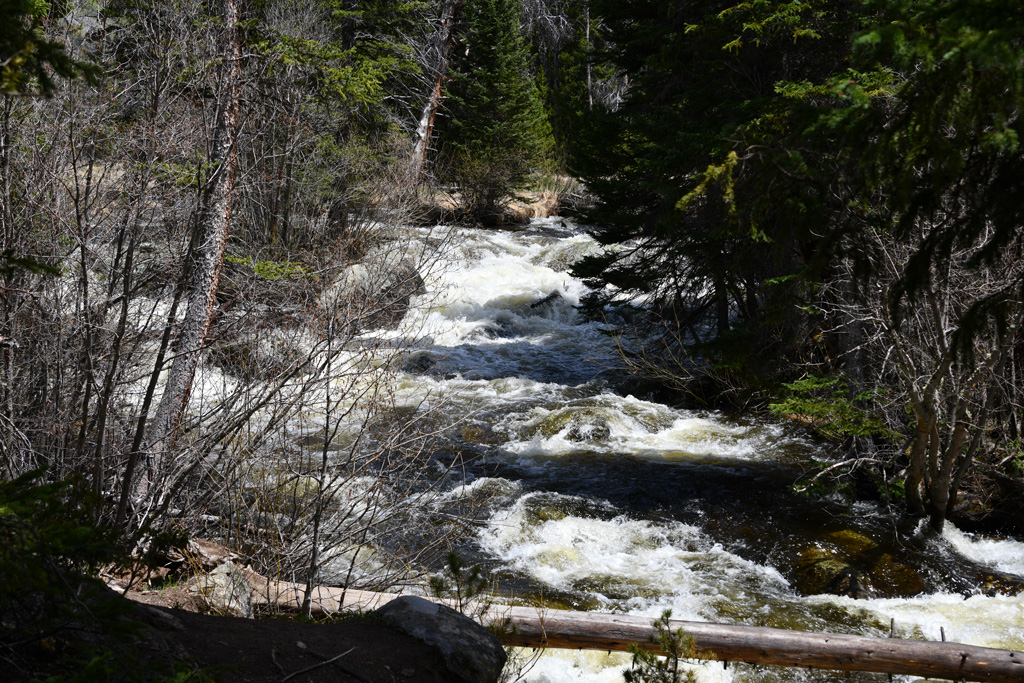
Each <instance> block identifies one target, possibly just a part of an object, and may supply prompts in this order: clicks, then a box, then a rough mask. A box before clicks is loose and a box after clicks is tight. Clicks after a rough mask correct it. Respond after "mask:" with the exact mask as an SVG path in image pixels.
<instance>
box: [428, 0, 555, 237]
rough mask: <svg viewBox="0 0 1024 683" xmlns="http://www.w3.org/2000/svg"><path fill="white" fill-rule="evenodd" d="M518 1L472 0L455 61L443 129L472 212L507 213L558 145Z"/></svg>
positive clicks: (481, 215) (490, 217) (484, 216)
mask: <svg viewBox="0 0 1024 683" xmlns="http://www.w3.org/2000/svg"><path fill="white" fill-rule="evenodd" d="M519 16H520V6H519V0H470V1H469V2H467V3H466V6H465V8H464V9H463V13H462V17H463V24H464V32H463V40H464V43H463V45H461V46H460V47H459V48H458V49H457V54H456V56H455V59H453V64H452V67H453V73H452V81H451V88H450V92H449V97H450V99H449V114H450V120H449V121H448V124H447V126H446V130H445V131H444V137H445V143H446V146H447V149H448V154H449V171H450V174H451V179H452V180H454V181H455V183H456V184H457V185H458V186H459V189H460V191H461V192H462V195H463V200H464V205H465V210H466V212H467V213H468V214H469V215H470V216H472V217H474V218H476V219H480V220H484V221H494V220H497V219H498V218H500V213H501V208H502V206H503V204H504V203H505V202H507V201H508V200H509V199H510V198H512V197H513V196H514V195H515V191H516V190H517V189H518V188H519V187H521V186H522V184H523V181H524V180H525V179H526V177H527V176H528V175H529V173H530V172H531V171H532V170H534V169H536V168H537V167H538V166H540V165H541V164H542V163H543V162H544V161H545V159H546V157H547V155H548V152H549V150H550V148H551V127H550V125H549V124H548V121H547V118H546V115H545V113H544V108H543V104H542V102H541V98H540V94H539V92H538V89H537V85H536V82H535V81H534V80H533V77H532V75H531V72H530V54H529V48H528V46H527V43H526V41H525V40H524V38H523V36H522V34H521V33H520V31H519Z"/></svg>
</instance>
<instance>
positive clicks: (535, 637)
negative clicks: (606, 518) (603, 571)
mask: <svg viewBox="0 0 1024 683" xmlns="http://www.w3.org/2000/svg"><path fill="white" fill-rule="evenodd" d="M247 578H248V579H249V582H250V585H251V586H252V588H253V602H254V603H255V604H257V605H264V606H273V607H276V608H279V609H285V610H296V609H298V606H299V605H300V604H301V602H302V593H303V589H304V586H303V585H302V584H296V583H290V582H286V581H275V580H273V579H267V578H265V577H261V576H259V575H258V574H256V573H255V572H251V573H249V574H248V575H247ZM396 597H398V595H397V594H393V593H373V592H369V591H359V590H352V589H348V590H346V589H342V588H332V587H328V586H320V587H317V588H315V589H314V591H313V596H312V604H313V612H314V613H319V614H333V613H337V612H342V611H367V610H373V609H376V608H378V607H381V606H382V605H384V604H385V603H387V602H390V601H391V600H393V599H395V598H396ZM442 602H443V601H442ZM479 611H480V612H483V617H482V620H483V622H484V623H485V625H491V626H493V627H494V630H495V631H497V632H499V633H500V634H501V635H499V637H500V638H501V641H502V643H504V644H505V645H512V646H519V647H535V648H562V649H569V650H604V651H619V652H628V651H629V650H630V646H631V645H632V644H634V643H636V644H637V645H639V646H640V647H642V648H645V649H649V650H652V651H657V647H656V646H655V645H654V643H653V642H652V638H653V636H654V635H655V629H654V627H653V625H652V622H653V619H651V618H649V617H636V616H631V615H626V614H604V613H600V612H571V611H567V610H549V609H539V608H533V607H508V606H504V605H493V606H491V607H490V608H488V609H486V611H485V610H483V609H482V608H480V609H479ZM670 624H671V628H672V630H676V629H679V628H681V629H683V632H684V633H685V634H686V635H688V636H690V637H691V638H693V640H694V644H695V645H696V648H697V650H699V651H701V653H699V654H698V658H700V659H716V660H720V661H732V662H747V663H749V664H770V665H774V666H787V667H800V668H812V669H832V670H837V671H870V672H875V673H886V674H905V675H911V676H926V677H928V678H942V679H947V680H955V681H995V682H999V683H1010V682H1011V681H1012V682H1016V683H1024V654H1022V653H1020V652H1015V651H1013V650H1000V649H995V648H987V647H978V646H976V645H964V644H961V643H952V642H931V641H921V640H902V639H899V638H870V637H866V636H851V635H839V634H832V633H811V632H806V631H786V630H782V629H777V628H763V627H757V626H742V625H735V624H711V623H706V622H699V621H679V620H675V619H673V620H672V621H671V622H670Z"/></svg>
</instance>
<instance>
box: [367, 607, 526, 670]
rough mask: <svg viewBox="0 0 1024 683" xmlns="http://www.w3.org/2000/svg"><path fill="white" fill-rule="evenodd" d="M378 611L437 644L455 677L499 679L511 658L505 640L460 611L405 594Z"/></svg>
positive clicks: (397, 626)
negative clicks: (506, 650)
mask: <svg viewBox="0 0 1024 683" xmlns="http://www.w3.org/2000/svg"><path fill="white" fill-rule="evenodd" d="M376 613H377V614H378V615H380V616H381V618H383V619H384V620H385V621H386V622H387V623H389V624H391V625H392V626H393V627H395V628H397V629H398V630H400V631H402V632H404V633H407V634H408V635H410V636H412V637H414V638H417V639H419V640H422V641H423V642H425V643H427V644H429V645H431V646H433V647H435V648H437V650H438V651H439V652H440V653H441V656H442V658H443V659H444V662H445V666H447V667H448V670H449V672H451V674H452V676H453V679H454V680H456V681H461V682H462V683H496V681H497V680H498V678H499V677H500V676H501V670H502V668H503V667H504V666H505V660H506V659H507V656H506V655H505V649H504V648H503V647H502V646H501V641H499V640H498V639H497V637H495V636H494V634H492V633H490V632H489V631H488V630H487V629H485V628H484V627H483V626H481V625H480V624H478V623H476V622H475V621H473V620H472V619H470V618H469V617H467V616H465V615H463V614H461V613H460V612H456V611H455V610H453V609H451V608H450V607H445V606H444V605H439V604H437V603H434V602H430V601H429V600H426V599H424V598H419V597H416V596H412V595H405V596H402V597H400V598H397V599H395V600H392V601H391V602H389V603H388V604H386V605H384V606H383V607H381V608H380V609H378V610H377V612H376Z"/></svg>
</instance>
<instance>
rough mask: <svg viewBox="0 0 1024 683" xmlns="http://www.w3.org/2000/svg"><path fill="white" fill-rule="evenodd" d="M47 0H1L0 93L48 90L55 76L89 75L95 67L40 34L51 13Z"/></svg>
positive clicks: (53, 83) (47, 92)
mask: <svg viewBox="0 0 1024 683" xmlns="http://www.w3.org/2000/svg"><path fill="white" fill-rule="evenodd" d="M50 10H51V8H50V3H49V2H46V0H0V17H3V21H0V94H4V95H14V94H32V93H41V94H49V93H50V92H52V91H53V89H54V87H55V86H56V83H55V81H54V76H55V75H56V76H63V77H65V78H74V77H76V76H80V75H87V76H92V75H94V74H95V68H94V67H92V66H91V65H89V64H88V63H86V62H80V61H76V60H74V59H72V58H71V57H69V56H68V54H67V52H66V51H65V49H64V46H63V45H62V44H61V43H59V42H57V41H55V40H50V39H48V38H46V37H45V36H44V35H43V31H42V24H43V22H44V21H45V20H46V18H47V15H48V14H49V13H50Z"/></svg>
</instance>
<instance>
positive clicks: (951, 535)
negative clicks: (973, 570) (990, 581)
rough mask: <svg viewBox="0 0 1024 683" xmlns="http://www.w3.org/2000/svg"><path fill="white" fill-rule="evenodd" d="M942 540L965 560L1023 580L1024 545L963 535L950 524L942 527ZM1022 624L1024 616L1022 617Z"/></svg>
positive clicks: (1016, 542) (1010, 541)
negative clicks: (967, 559)
mask: <svg viewBox="0 0 1024 683" xmlns="http://www.w3.org/2000/svg"><path fill="white" fill-rule="evenodd" d="M942 538H943V539H944V540H945V541H946V542H947V543H949V545H950V546H952V547H953V549H954V550H955V551H956V552H957V553H959V554H960V555H963V556H964V557H966V558H969V559H971V560H973V561H974V562H977V563H978V564H980V565H982V566H985V567H989V568H990V569H995V570H996V571H1000V572H1005V573H1007V574H1013V575H1014V576H1019V577H1021V578H1024V543H1021V542H1020V541H1012V540H992V539H986V538H984V537H979V536H974V535H969V534H965V533H964V532H962V531H960V530H959V529H957V528H956V527H955V526H953V525H952V524H951V523H948V522H947V523H946V525H945V526H944V527H943V531H942ZM1021 621H1022V622H1024V615H1022V619H1021Z"/></svg>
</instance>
